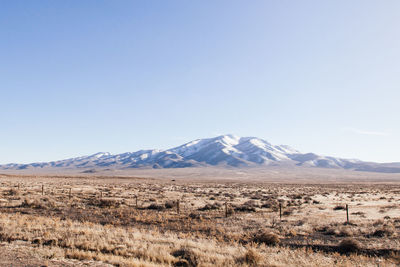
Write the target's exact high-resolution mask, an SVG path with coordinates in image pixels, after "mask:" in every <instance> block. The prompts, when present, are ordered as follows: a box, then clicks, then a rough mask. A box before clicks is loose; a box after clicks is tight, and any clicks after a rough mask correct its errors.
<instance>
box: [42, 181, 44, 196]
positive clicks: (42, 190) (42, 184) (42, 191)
mask: <svg viewBox="0 0 400 267" xmlns="http://www.w3.org/2000/svg"><path fill="white" fill-rule="evenodd" d="M43 195H44V185H43V184H42V196H43Z"/></svg>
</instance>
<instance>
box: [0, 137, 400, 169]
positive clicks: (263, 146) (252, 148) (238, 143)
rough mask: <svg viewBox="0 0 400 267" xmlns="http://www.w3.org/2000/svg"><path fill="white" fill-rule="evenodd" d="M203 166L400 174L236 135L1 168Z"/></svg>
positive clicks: (375, 165) (399, 166)
mask: <svg viewBox="0 0 400 267" xmlns="http://www.w3.org/2000/svg"><path fill="white" fill-rule="evenodd" d="M201 166H226V167H252V166H305V167H320V168H340V169H352V170H360V171H377V172H400V164H399V163H393V164H378V163H369V162H363V161H359V160H349V159H340V158H334V157H324V156H319V155H316V154H313V153H307V154H303V153H300V152H299V151H297V150H295V149H293V148H291V147H289V146H285V145H278V146H277V145H272V144H270V143H268V142H267V141H265V140H262V139H260V138H256V137H238V136H235V135H222V136H218V137H215V138H206V139H198V140H194V141H192V142H189V143H186V144H183V145H181V146H178V147H175V148H171V149H167V150H140V151H137V152H127V153H123V154H117V155H112V154H110V153H103V152H101V153H96V154H94V155H90V156H84V157H78V158H71V159H66V160H60V161H53V162H43V163H32V164H7V165H1V166H0V169H14V170H22V169H32V168H74V169H76V168H78V169H82V170H90V169H96V168H109V169H127V168H184V167H201Z"/></svg>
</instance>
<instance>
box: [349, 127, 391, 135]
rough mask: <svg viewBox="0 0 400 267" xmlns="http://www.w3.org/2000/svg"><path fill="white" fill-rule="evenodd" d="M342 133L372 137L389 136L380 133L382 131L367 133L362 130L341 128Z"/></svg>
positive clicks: (367, 131)
mask: <svg viewBox="0 0 400 267" xmlns="http://www.w3.org/2000/svg"><path fill="white" fill-rule="evenodd" d="M343 130H344V131H346V132H351V133H355V134H361V135H373V136H389V135H390V134H389V133H387V132H382V131H369V130H362V129H356V128H349V127H347V128H343Z"/></svg>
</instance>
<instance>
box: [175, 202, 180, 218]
mask: <svg viewBox="0 0 400 267" xmlns="http://www.w3.org/2000/svg"><path fill="white" fill-rule="evenodd" d="M176 212H177V213H178V214H179V213H180V210H179V199H178V200H177V201H176Z"/></svg>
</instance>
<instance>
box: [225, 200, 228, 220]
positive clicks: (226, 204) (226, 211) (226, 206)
mask: <svg viewBox="0 0 400 267" xmlns="http://www.w3.org/2000/svg"><path fill="white" fill-rule="evenodd" d="M225 218H228V202H225Z"/></svg>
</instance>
